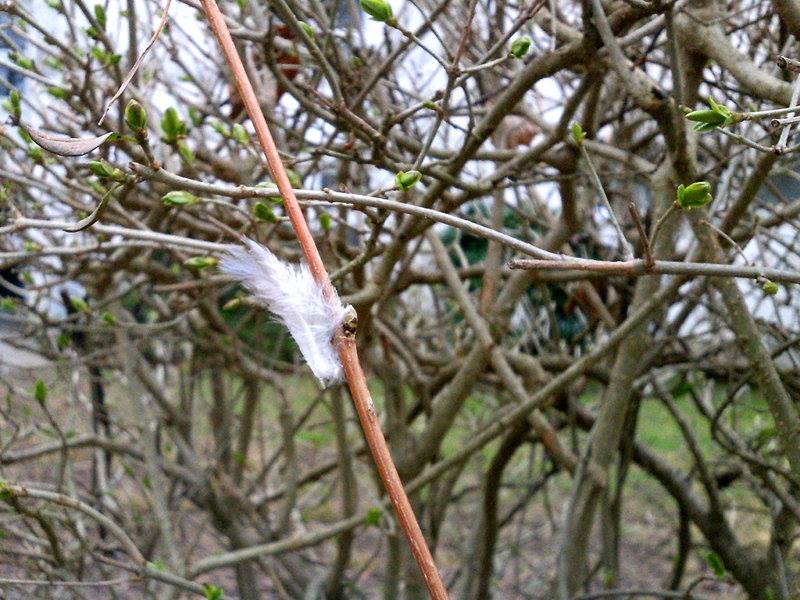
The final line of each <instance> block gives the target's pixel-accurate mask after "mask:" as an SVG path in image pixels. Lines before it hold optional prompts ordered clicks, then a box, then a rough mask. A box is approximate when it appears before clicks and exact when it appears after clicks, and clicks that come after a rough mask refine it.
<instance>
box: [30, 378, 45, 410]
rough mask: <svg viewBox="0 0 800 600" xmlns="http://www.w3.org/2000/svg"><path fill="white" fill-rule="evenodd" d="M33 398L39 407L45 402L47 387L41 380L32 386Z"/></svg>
mask: <svg viewBox="0 0 800 600" xmlns="http://www.w3.org/2000/svg"><path fill="white" fill-rule="evenodd" d="M33 397H34V398H35V399H36V401H37V402H38V403H39V404H41V405H44V403H45V402H47V386H46V385H45V383H44V381H42V380H41V379H39V380H37V381H36V383H35V384H34V385H33Z"/></svg>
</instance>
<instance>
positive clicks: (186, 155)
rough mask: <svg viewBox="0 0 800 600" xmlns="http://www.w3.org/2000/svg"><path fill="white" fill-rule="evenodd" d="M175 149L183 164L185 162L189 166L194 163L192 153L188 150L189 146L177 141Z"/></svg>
mask: <svg viewBox="0 0 800 600" xmlns="http://www.w3.org/2000/svg"><path fill="white" fill-rule="evenodd" d="M177 147H178V154H180V155H181V158H182V159H183V162H185V163H186V164H187V165H191V164H192V163H193V162H194V152H192V149H191V148H189V146H188V145H187V144H186V142H184V141H183V140H178V143H177Z"/></svg>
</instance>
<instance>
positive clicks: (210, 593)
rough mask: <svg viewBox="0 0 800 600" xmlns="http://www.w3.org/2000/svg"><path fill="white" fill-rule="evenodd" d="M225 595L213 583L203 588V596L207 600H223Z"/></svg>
mask: <svg viewBox="0 0 800 600" xmlns="http://www.w3.org/2000/svg"><path fill="white" fill-rule="evenodd" d="M223 594H224V591H223V590H222V588H221V587H219V586H216V585H214V584H213V583H207V584H206V585H205V586H204V587H203V596H205V599H206V600H222V598H223Z"/></svg>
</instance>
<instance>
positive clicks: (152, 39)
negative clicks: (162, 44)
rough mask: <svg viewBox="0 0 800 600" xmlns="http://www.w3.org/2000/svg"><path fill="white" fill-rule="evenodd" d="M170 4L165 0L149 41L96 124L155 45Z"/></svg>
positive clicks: (109, 108)
mask: <svg viewBox="0 0 800 600" xmlns="http://www.w3.org/2000/svg"><path fill="white" fill-rule="evenodd" d="M171 4H172V0H167V3H166V4H165V5H164V11H163V14H162V15H161V20H160V21H159V22H158V25H157V26H156V28H155V31H153V35H152V36H151V37H150V41H149V42H147V46H145V48H144V50H142V53H141V54H140V55H139V58H137V59H136V62H135V63H134V65H133V66H132V67H131V70H130V71H128V74H127V75H126V76H125V79H124V80H123V82H122V85H121V86H119V89H118V90H117V93H116V94H114V96H113V97H112V98H111V100H109V101H108V104H106V108H105V110H104V111H103V115H102V116H101V117H100V120H99V121H98V122H97V124H98V125H102V124H103V121H104V120H105V118H106V115H107V114H108V111H109V110H111V106H112V105H113V104H114V102H116V101H117V99H118V98H119V97H120V96H122V94H123V93H124V92H125V89H126V88H127V87H128V85H129V84H130V82H131V80H132V79H133V76H134V75H136V71H138V70H139V67H140V66H142V61H144V59H145V57H146V56H147V53H148V52H150V49H151V48H152V47H153V46H154V45H155V43H156V40H157V39H158V36H159V35H161V31H162V30H163V29H164V26H165V25H166V24H167V19H168V18H169V7H170V5H171Z"/></svg>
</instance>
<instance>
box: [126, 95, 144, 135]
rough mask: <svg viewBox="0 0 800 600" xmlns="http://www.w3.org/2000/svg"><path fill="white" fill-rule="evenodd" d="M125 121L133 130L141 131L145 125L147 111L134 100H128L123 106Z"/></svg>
mask: <svg viewBox="0 0 800 600" xmlns="http://www.w3.org/2000/svg"><path fill="white" fill-rule="evenodd" d="M125 122H126V123H127V124H128V127H130V128H131V129H132V130H133V131H136V132H139V131H143V130H144V129H145V128H146V127H147V113H146V112H145V110H144V107H143V106H142V105H141V104H139V103H138V102H137V101H136V100H133V99H132V100H131V101H130V102H128V106H126V107H125Z"/></svg>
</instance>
